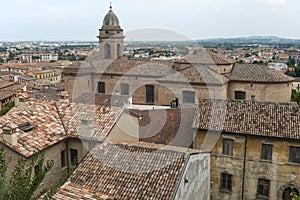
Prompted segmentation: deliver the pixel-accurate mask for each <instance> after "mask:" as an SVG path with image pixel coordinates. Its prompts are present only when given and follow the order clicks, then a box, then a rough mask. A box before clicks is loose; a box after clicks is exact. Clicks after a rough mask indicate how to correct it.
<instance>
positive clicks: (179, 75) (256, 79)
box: [0, 5, 300, 200]
mask: <svg viewBox="0 0 300 200" xmlns="http://www.w3.org/2000/svg"><path fill="white" fill-rule="evenodd" d="M96 28H97V27H95V29H96ZM123 31H124V30H123V29H122V28H121V25H120V22H119V19H118V17H117V15H116V14H115V13H114V12H113V8H112V5H110V8H109V11H108V13H107V14H106V15H105V17H104V20H103V24H102V26H101V28H100V29H99V34H98V35H97V38H98V41H18V42H0V199H4V200H18V199H20V200H31V199H41V200H42V199H45V200H49V199H50V200H65V199H69V200H71V199H75V200H135V199H137V200H138V199H139V200H143V199H146V200H148V199H149V200H209V199H211V200H224V199H232V200H240V199H241V200H250V199H260V200H262V199H270V200H273V199H279V200H298V199H299V198H300V197H299V194H300V108H299V106H300V40H298V39H286V38H279V37H274V36H253V37H242V38H216V39H205V40H190V41H133V40H131V41H126V40H125V36H126V34H125V33H124V32H123Z"/></svg>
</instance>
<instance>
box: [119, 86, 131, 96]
mask: <svg viewBox="0 0 300 200" xmlns="http://www.w3.org/2000/svg"><path fill="white" fill-rule="evenodd" d="M121 95H129V85H128V84H126V83H121Z"/></svg>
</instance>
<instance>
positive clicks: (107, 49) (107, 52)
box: [104, 44, 111, 59]
mask: <svg viewBox="0 0 300 200" xmlns="http://www.w3.org/2000/svg"><path fill="white" fill-rule="evenodd" d="M104 58H105V59H111V47H110V45H109V44H105V45H104Z"/></svg>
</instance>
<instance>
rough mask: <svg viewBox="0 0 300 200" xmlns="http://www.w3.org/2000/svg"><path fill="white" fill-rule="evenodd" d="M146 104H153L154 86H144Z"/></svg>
mask: <svg viewBox="0 0 300 200" xmlns="http://www.w3.org/2000/svg"><path fill="white" fill-rule="evenodd" d="M146 102H147V103H154V85H146Z"/></svg>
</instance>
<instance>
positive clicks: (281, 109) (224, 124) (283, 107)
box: [193, 100, 300, 139]
mask: <svg viewBox="0 0 300 200" xmlns="http://www.w3.org/2000/svg"><path fill="white" fill-rule="evenodd" d="M193 127H194V128H199V129H205V130H206V129H209V130H217V131H225V132H230V133H239V134H249V135H257V136H266V137H276V138H288V139H300V110H299V107H298V105H297V104H296V103H273V102H256V101H226V100H202V101H200V102H199V110H198V114H197V116H196V119H195V120H194V125H193Z"/></svg>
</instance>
